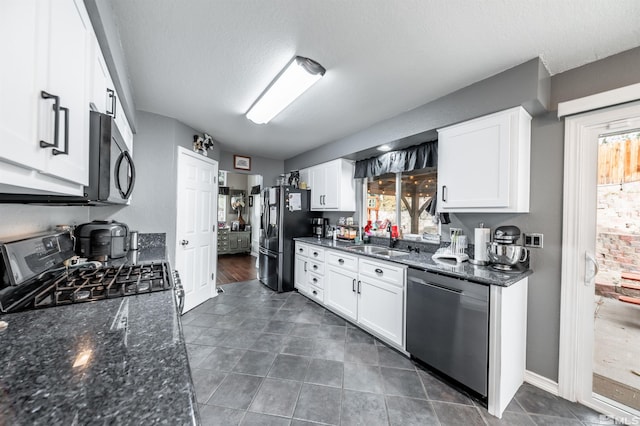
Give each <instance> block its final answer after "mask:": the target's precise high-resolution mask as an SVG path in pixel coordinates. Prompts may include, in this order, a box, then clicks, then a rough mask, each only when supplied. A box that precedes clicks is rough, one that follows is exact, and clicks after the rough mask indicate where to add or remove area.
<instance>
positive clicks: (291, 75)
mask: <svg viewBox="0 0 640 426" xmlns="http://www.w3.org/2000/svg"><path fill="white" fill-rule="evenodd" d="M325 72H326V70H325V69H324V67H323V66H322V65H320V64H319V63H317V62H316V61H314V60H312V59H309V58H303V57H302V56H296V57H295V58H293V59H292V60H291V61H290V62H289V63H288V64H287V66H286V67H285V68H284V69H283V70H282V72H281V73H280V74H278V76H277V77H276V78H275V80H273V81H272V82H271V84H270V85H269V86H268V87H267V88H266V90H265V91H264V92H262V95H260V97H259V98H258V100H256V101H255V102H254V104H253V105H252V106H251V108H249V111H247V118H248V119H249V120H251V121H253V122H254V123H256V124H265V123H268V122H269V121H270V120H271V119H272V118H273V117H275V116H276V115H278V114H280V112H281V111H282V110H284V109H285V108H286V107H288V106H289V105H290V104H291V103H292V102H293V101H295V100H296V99H297V98H298V96H300V95H301V94H303V93H304V92H305V91H306V90H307V89H309V88H310V87H311V86H313V85H314V84H315V82H316V81H318V80H320V78H322V76H323V75H324V73H325Z"/></svg>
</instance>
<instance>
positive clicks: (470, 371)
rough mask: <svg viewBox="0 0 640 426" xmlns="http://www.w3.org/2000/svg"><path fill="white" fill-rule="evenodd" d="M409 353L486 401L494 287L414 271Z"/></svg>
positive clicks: (409, 306) (410, 293)
mask: <svg viewBox="0 0 640 426" xmlns="http://www.w3.org/2000/svg"><path fill="white" fill-rule="evenodd" d="M407 351H408V352H409V353H410V354H411V355H412V356H414V357H415V358H417V359H419V360H421V361H423V362H424V363H426V364H427V365H429V366H430V367H433V368H435V369H436V370H438V371H440V372H442V373H444V374H445V375H447V376H449V377H451V378H453V379H455V380H456V381H458V382H460V383H462V384H463V385H465V386H467V387H468V388H470V389H472V390H474V391H476V392H478V393H479V394H480V395H482V396H484V397H486V396H487V380H488V367H489V286H486V285H482V284H475V283H471V282H469V281H465V280H462V279H457V278H452V277H447V276H443V275H438V274H434V273H430V272H426V271H423V270H421V269H415V268H409V271H408V286H407Z"/></svg>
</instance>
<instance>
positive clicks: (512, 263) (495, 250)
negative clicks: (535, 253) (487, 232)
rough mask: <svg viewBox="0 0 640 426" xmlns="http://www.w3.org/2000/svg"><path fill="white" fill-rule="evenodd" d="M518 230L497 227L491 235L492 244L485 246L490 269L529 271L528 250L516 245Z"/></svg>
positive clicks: (515, 227)
mask: <svg viewBox="0 0 640 426" xmlns="http://www.w3.org/2000/svg"><path fill="white" fill-rule="evenodd" d="M519 238H520V228H518V227H517V226H513V225H507V226H499V227H497V228H496V230H495V232H494V233H493V242H491V243H489V244H487V254H488V255H489V263H490V264H491V265H490V267H491V268H492V269H495V270H497V271H501V272H521V271H526V270H527V269H529V257H530V253H529V249H528V248H526V247H524V246H521V245H518V244H516V243H517V242H518V239H519Z"/></svg>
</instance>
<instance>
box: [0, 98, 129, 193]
mask: <svg viewBox="0 0 640 426" xmlns="http://www.w3.org/2000/svg"><path fill="white" fill-rule="evenodd" d="M135 182H136V169H135V166H134V164H133V158H132V157H131V154H130V153H129V150H128V149H127V145H126V144H125V142H124V139H123V137H122V135H121V134H120V131H119V130H118V128H117V126H116V123H115V121H114V119H113V117H112V116H110V115H107V114H102V113H99V112H96V111H91V113H90V125H89V185H87V186H85V187H84V194H83V195H82V196H69V195H35V194H0V203H30V204H58V205H109V204H126V203H127V202H128V201H129V197H130V196H131V192H133V187H134V185H135Z"/></svg>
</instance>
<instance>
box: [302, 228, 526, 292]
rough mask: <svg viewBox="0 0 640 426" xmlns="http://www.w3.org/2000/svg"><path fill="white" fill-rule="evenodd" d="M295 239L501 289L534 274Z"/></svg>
mask: <svg viewBox="0 0 640 426" xmlns="http://www.w3.org/2000/svg"><path fill="white" fill-rule="evenodd" d="M294 240H296V241H300V242H301V243H307V244H315V245H319V246H322V247H326V248H332V249H338V250H343V251H345V252H347V253H351V254H357V255H360V256H367V257H372V258H376V259H382V260H386V261H388V262H395V263H399V264H402V265H406V266H411V267H415V268H419V269H424V270H425V271H428V272H434V273H438V274H443V275H449V276H452V277H457V278H463V279H465V280H469V281H473V282H477V283H480V284H488V285H496V286H501V287H508V286H510V285H512V284H515V283H517V282H518V281H520V280H522V279H523V278H525V277H527V276H529V275H531V274H533V271H532V270H531V269H528V270H526V271H522V272H509V273H506V272H499V271H495V270H493V269H491V268H489V267H487V266H479V265H472V264H471V263H469V262H462V263H456V262H455V261H454V260H448V259H437V260H434V259H432V258H431V255H433V253H434V252H425V251H422V252H420V253H416V252H407V254H406V255H404V256H396V257H391V258H390V257H388V256H380V255H376V254H368V253H362V252H358V251H355V250H353V247H354V243H352V242H348V241H339V240H338V241H333V240H331V239H326V238H323V239H318V238H315V237H302V238H294Z"/></svg>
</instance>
